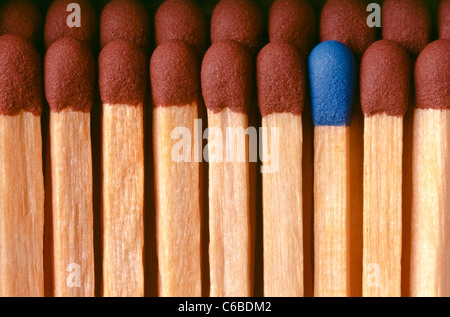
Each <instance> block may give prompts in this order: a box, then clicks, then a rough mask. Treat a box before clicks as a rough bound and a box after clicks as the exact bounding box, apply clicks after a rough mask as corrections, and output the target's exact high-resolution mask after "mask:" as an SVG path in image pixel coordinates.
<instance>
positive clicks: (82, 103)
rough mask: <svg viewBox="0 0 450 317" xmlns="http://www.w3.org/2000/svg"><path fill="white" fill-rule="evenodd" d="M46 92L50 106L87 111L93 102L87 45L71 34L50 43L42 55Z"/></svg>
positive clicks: (91, 65)
mask: <svg viewBox="0 0 450 317" xmlns="http://www.w3.org/2000/svg"><path fill="white" fill-rule="evenodd" d="M44 72H45V95H46V97H47V101H48V104H49V106H50V109H51V110H52V111H55V112H59V111H61V110H63V109H65V108H67V107H70V108H71V109H72V110H74V111H81V112H89V111H91V108H92V103H93V101H94V80H95V79H94V78H95V62H94V57H93V55H92V53H91V50H90V49H89V47H88V46H87V45H86V44H84V43H82V42H80V41H78V40H76V39H74V38H71V37H64V38H62V39H59V40H57V41H56V42H55V43H53V44H52V45H51V46H50V47H49V49H48V50H47V53H46V55H45V62H44Z"/></svg>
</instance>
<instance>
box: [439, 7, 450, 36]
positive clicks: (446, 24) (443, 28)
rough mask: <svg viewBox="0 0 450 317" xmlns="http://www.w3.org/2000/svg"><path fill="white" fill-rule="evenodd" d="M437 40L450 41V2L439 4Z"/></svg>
mask: <svg viewBox="0 0 450 317" xmlns="http://www.w3.org/2000/svg"><path fill="white" fill-rule="evenodd" d="M438 23H439V38H441V39H446V40H450V0H442V1H441V3H440V4H439V22H438Z"/></svg>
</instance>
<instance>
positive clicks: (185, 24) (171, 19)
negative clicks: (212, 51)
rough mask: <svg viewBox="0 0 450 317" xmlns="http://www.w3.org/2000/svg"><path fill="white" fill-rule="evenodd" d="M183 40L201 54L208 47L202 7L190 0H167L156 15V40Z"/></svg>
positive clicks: (159, 41) (158, 41)
mask: <svg viewBox="0 0 450 317" xmlns="http://www.w3.org/2000/svg"><path fill="white" fill-rule="evenodd" d="M168 40H183V41H185V42H186V43H188V44H190V45H192V46H193V47H195V49H196V50H197V52H198V53H199V54H200V55H203V53H204V52H205V48H206V20H205V16H204V15H203V12H202V11H201V9H200V7H199V6H198V5H197V4H196V3H195V2H193V1H190V0H167V1H165V2H163V4H161V5H160V6H159V8H158V11H157V12H156V16H155V41H156V45H157V46H158V45H159V44H161V43H162V42H165V41H168Z"/></svg>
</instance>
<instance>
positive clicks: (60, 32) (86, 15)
mask: <svg viewBox="0 0 450 317" xmlns="http://www.w3.org/2000/svg"><path fill="white" fill-rule="evenodd" d="M70 4H77V5H79V6H80V14H79V16H78V17H77V18H76V19H75V16H76V15H74V18H73V19H72V20H70V21H71V22H73V23H78V22H79V23H80V24H79V26H78V24H74V25H69V24H68V23H67V20H68V18H69V15H70V14H73V13H74V12H73V9H72V11H67V10H68V8H69V9H70V8H71V7H68V6H69V5H70ZM78 19H79V20H78ZM96 35H97V14H96V12H95V10H94V7H93V6H92V4H91V2H90V1H87V0H75V1H74V0H55V1H53V3H52V4H51V5H50V7H49V8H48V11H47V16H46V18H45V27H44V42H45V48H46V49H48V48H49V47H50V45H52V44H53V43H54V42H55V41H57V40H58V39H60V38H62V37H66V36H68V37H73V38H76V39H78V40H80V41H81V42H83V43H86V44H87V45H89V47H91V49H92V47H93V46H94V40H95V38H96Z"/></svg>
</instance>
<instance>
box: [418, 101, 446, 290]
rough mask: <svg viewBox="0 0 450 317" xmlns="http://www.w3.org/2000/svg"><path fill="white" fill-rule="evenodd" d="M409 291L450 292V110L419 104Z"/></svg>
mask: <svg viewBox="0 0 450 317" xmlns="http://www.w3.org/2000/svg"><path fill="white" fill-rule="evenodd" d="M411 222H412V223H411V229H412V230H411V286H410V290H411V296H419V297H424V296H433V297H435V296H445V297H448V296H450V111H449V110H432V109H416V110H415V113H414V135H413V200H412V220H411Z"/></svg>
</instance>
